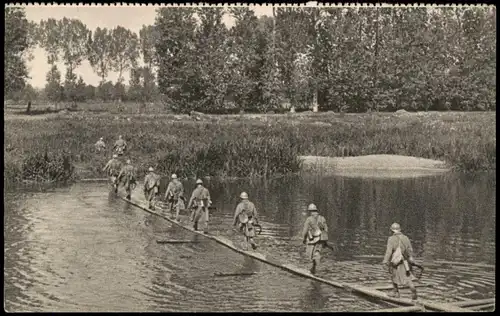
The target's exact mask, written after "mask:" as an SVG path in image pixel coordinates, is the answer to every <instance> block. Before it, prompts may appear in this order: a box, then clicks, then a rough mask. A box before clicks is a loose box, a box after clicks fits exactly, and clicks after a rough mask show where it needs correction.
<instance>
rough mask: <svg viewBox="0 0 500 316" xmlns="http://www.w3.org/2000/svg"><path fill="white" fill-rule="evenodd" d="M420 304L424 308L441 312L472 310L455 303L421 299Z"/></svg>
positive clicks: (468, 311) (465, 311) (466, 311)
mask: <svg viewBox="0 0 500 316" xmlns="http://www.w3.org/2000/svg"><path fill="white" fill-rule="evenodd" d="M421 303H422V305H424V306H425V308H426V309H433V310H437V311H443V312H459V313H471V312H473V311H472V310H470V309H466V308H462V307H459V306H456V305H452V304H448V303H437V302H429V301H421Z"/></svg>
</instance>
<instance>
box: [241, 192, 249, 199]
mask: <svg viewBox="0 0 500 316" xmlns="http://www.w3.org/2000/svg"><path fill="white" fill-rule="evenodd" d="M240 198H241V199H245V200H246V199H248V194H247V193H246V192H241V194H240Z"/></svg>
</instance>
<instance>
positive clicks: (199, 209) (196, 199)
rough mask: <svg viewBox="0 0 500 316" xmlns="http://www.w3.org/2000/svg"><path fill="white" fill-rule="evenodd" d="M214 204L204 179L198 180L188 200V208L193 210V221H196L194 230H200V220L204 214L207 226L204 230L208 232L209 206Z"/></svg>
mask: <svg viewBox="0 0 500 316" xmlns="http://www.w3.org/2000/svg"><path fill="white" fill-rule="evenodd" d="M211 204H212V201H211V200H210V192H209V191H208V189H207V188H205V187H204V186H203V181H202V180H201V179H198V180H196V188H195V189H194V191H193V193H192V194H191V198H190V199H189V202H188V208H190V209H192V210H193V211H191V218H190V219H191V221H192V222H194V224H193V228H194V230H198V221H199V220H200V218H201V216H202V215H203V216H204V219H205V228H204V230H203V232H204V233H205V234H206V233H208V220H209V218H210V217H209V214H208V207H209V206H210V205H211Z"/></svg>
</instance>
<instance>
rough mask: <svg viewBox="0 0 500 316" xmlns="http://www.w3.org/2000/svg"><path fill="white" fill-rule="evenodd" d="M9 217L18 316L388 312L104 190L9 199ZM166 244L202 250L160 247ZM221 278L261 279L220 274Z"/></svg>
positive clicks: (12, 296) (11, 301)
mask: <svg viewBox="0 0 500 316" xmlns="http://www.w3.org/2000/svg"><path fill="white" fill-rule="evenodd" d="M5 213H6V223H5V229H6V231H7V232H8V234H6V238H5V249H6V251H5V257H6V260H5V274H4V276H5V300H6V303H5V304H6V309H7V310H8V311H354V310H370V309H374V308H382V307H385V305H381V304H375V303H371V302H369V301H367V300H359V299H357V297H356V296H354V295H352V294H349V293H347V292H345V291H342V290H338V289H334V288H332V287H329V286H327V285H324V284H318V283H316V282H314V281H311V280H307V279H303V278H300V277H296V276H293V275H291V274H288V273H286V272H283V271H281V270H279V269H276V268H273V267H271V266H268V265H265V264H262V263H260V262H257V261H255V260H252V259H250V258H247V257H245V256H242V255H240V254H237V253H235V252H233V251H231V250H229V249H227V248H224V247H222V246H220V245H218V244H216V243H215V242H213V241H210V240H207V239H206V238H203V237H201V236H195V235H193V234H191V233H189V232H187V231H183V230H179V228H176V227H172V226H171V224H169V223H167V222H166V221H164V220H162V219H159V218H157V217H155V216H153V215H151V214H148V213H146V212H143V211H141V210H139V209H137V208H134V207H131V206H130V205H128V204H126V203H124V202H123V201H120V200H116V199H112V198H111V199H110V198H109V196H108V192H107V187H106V186H102V185H95V184H88V185H75V186H73V187H71V188H68V189H59V190H57V191H55V192H50V193H36V194H33V193H30V194H24V195H7V196H6V210H5ZM214 218H215V219H216V218H217V217H215V216H214ZM164 238H171V239H193V241H197V243H188V244H175V245H174V244H170V245H169V244H157V243H156V240H157V239H164ZM215 272H221V273H238V272H256V273H255V274H253V275H251V276H234V277H230V276H226V277H224V276H222V277H214V273H215ZM353 302H356V303H355V304H354V303H353Z"/></svg>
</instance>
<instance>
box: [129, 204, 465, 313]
mask: <svg viewBox="0 0 500 316" xmlns="http://www.w3.org/2000/svg"><path fill="white" fill-rule="evenodd" d="M120 198H121V199H122V200H123V201H125V202H128V203H130V204H132V205H134V206H137V207H138V208H140V209H142V210H144V211H146V212H148V213H151V214H154V215H156V216H159V217H161V218H163V219H165V220H167V221H169V222H171V223H173V224H175V225H178V226H179V227H181V228H184V229H186V230H189V231H191V232H193V233H195V234H198V235H201V236H204V237H206V238H208V239H212V240H214V241H216V242H218V243H219V244H221V245H223V246H225V247H227V248H230V249H232V250H234V251H236V252H238V253H241V254H243V255H246V256H249V257H252V258H254V259H257V260H259V261H262V262H264V263H267V264H269V265H272V266H275V267H277V268H280V269H282V270H285V271H289V272H291V273H293V274H296V275H300V276H302V277H306V278H309V279H312V280H316V281H318V282H321V283H325V284H328V285H331V286H334V287H337V288H343V289H347V290H350V291H352V292H354V293H358V294H364V295H368V296H371V297H373V298H378V299H380V300H384V301H388V302H393V303H396V304H399V305H404V306H415V304H416V302H415V301H411V300H408V299H401V298H394V297H390V296H388V295H386V294H385V293H383V292H380V291H377V290H373V289H369V288H367V287H364V286H358V285H355V286H353V285H348V284H344V283H340V282H336V281H332V280H327V279H323V278H319V277H317V276H315V275H312V274H311V273H310V272H309V271H307V270H305V269H301V268H298V267H296V266H294V265H290V264H283V263H280V262H279V261H277V260H276V261H275V260H267V258H266V256H265V255H263V254H261V253H258V252H252V251H245V250H241V249H239V248H236V247H235V246H234V245H233V243H232V242H231V241H229V240H228V239H226V238H224V237H222V236H213V235H210V234H204V233H203V232H200V231H195V230H194V229H193V228H191V227H188V226H184V225H182V224H181V223H178V222H176V221H174V220H172V219H170V218H168V217H165V216H163V215H161V214H159V213H156V212H154V211H152V210H150V209H148V208H147V207H146V206H143V205H141V204H139V203H138V202H136V201H133V200H127V199H126V198H124V197H121V196H120ZM419 303H420V304H422V305H423V306H424V307H426V308H430V309H433V310H437V311H445V312H447V311H451V312H455V311H456V312H471V310H467V309H464V308H460V307H458V306H454V305H450V304H440V303H434V302H427V301H425V302H423V301H420V302H419Z"/></svg>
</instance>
